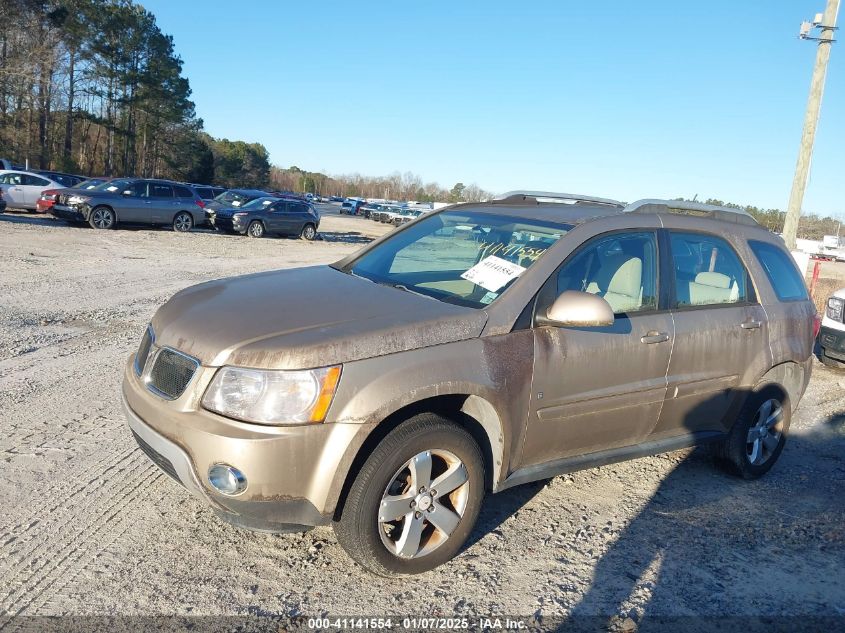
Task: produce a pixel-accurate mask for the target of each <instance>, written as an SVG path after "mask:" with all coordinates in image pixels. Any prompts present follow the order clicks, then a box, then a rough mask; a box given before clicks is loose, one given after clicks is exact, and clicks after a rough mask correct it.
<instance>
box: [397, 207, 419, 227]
mask: <svg viewBox="0 0 845 633" xmlns="http://www.w3.org/2000/svg"><path fill="white" fill-rule="evenodd" d="M423 213H425V211H423V210H422V209H403V210H402V212H401V213H397V214H396V216H395V217H394V218H393V226H402V225H403V224H407V223H408V222H410V221H411V220H416V219H417V218H418V217H420V216H421V215H422V214H423Z"/></svg>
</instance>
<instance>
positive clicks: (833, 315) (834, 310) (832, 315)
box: [825, 297, 845, 321]
mask: <svg viewBox="0 0 845 633" xmlns="http://www.w3.org/2000/svg"><path fill="white" fill-rule="evenodd" d="M843 308H845V299H840V298H839V297H831V298H830V299H828V300H827V310H826V311H825V312H826V313H827V318H828V319H833V320H834V321H842V312H843Z"/></svg>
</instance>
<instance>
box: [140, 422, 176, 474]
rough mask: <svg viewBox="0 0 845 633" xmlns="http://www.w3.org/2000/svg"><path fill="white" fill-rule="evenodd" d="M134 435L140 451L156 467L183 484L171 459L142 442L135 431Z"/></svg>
mask: <svg viewBox="0 0 845 633" xmlns="http://www.w3.org/2000/svg"><path fill="white" fill-rule="evenodd" d="M132 435H134V436H135V441H136V442H138V446H139V447H140V449H141V450H142V451H144V454H145V455H146V456H147V457H149V458H150V460H151V461H152V462H153V463H154V464H155V465H156V466H158V467H159V468H161V469H162V470H163V471H164V472H166V473H167V474H168V475H170V476H171V477H173V479H175V480H176V481H178V482H179V483H180V484H181V483H182V480H181V479H179V475H177V474H176V469H175V468H173V464H171V463H170V460H169V459H167V458H166V457H165V456H164V455H161V454H160V453H158V452H157V451H156V449H154V448H153V447H152V446H150V445H149V444H147V443H146V442H145V441H144V440H142V439H141V436H140V435H138V434H137V433H136V432H135V431H132Z"/></svg>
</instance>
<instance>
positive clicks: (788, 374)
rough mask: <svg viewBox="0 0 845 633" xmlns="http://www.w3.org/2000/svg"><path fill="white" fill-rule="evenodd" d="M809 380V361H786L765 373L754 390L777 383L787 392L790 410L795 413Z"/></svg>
mask: <svg viewBox="0 0 845 633" xmlns="http://www.w3.org/2000/svg"><path fill="white" fill-rule="evenodd" d="M809 381H810V365H809V363H796V362H795V361H785V362H783V363H780V364H778V365H775V366H774V367H772V368H771V369H769V370H768V371H767V372H766V373H765V374H763V375H762V376H761V377H760V379H759V380H758V381H757V383H756V384H755V385H754V391H755V392H756V391H759V390H761V389H763V388H765V387H767V386H769V385H777V386H778V387H780V388H781V389H782V390H783V391H784V392H785V393H786V395H787V397H788V398H789V404H790V412H792V413H794V412H795V409H796V408H797V407H798V403H799V402H800V401H801V397H802V396H803V395H804V391H805V389H806V388H807V383H808V382H809Z"/></svg>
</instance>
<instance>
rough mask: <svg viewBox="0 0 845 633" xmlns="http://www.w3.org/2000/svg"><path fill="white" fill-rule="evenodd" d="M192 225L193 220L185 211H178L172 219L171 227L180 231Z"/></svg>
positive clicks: (182, 231)
mask: <svg viewBox="0 0 845 633" xmlns="http://www.w3.org/2000/svg"><path fill="white" fill-rule="evenodd" d="M193 226H194V221H193V219H191V216H190V215H188V214H187V213H180V214H179V215H177V216H176V218H175V219H174V220H173V228H174V230H176V231H179V232H180V233H184V232H186V231H190V230H191V229H192V228H193Z"/></svg>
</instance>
